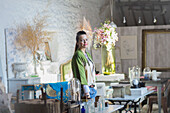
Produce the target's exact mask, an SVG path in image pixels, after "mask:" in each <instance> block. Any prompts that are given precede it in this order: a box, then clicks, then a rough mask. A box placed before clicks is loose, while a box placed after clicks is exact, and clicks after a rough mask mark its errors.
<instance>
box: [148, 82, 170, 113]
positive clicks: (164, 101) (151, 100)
mask: <svg viewBox="0 0 170 113" xmlns="http://www.w3.org/2000/svg"><path fill="white" fill-rule="evenodd" d="M169 84H170V79H169V80H168V82H167V83H166V84H165V87H164V88H163V91H162V92H161V95H162V97H161V98H162V99H161V103H162V104H161V105H162V107H163V111H164V113H168V111H167V105H168V103H167V102H168V94H169V93H170V90H169V88H170V85H169ZM165 93H166V94H165ZM157 100H158V97H157V96H150V97H149V98H148V101H149V109H148V113H149V112H150V113H151V112H152V104H153V103H157V102H158V101H157Z"/></svg>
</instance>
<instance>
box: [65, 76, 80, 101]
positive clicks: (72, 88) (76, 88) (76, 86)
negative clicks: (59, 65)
mask: <svg viewBox="0 0 170 113" xmlns="http://www.w3.org/2000/svg"><path fill="white" fill-rule="evenodd" d="M68 84H69V94H70V96H71V97H70V98H71V101H76V102H80V101H81V83H80V81H79V80H78V79H77V78H72V79H71V80H70V81H69V83H68Z"/></svg>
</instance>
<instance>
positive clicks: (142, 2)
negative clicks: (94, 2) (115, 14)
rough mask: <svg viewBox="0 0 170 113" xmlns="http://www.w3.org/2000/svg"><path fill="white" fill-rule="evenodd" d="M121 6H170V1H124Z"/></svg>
mask: <svg viewBox="0 0 170 113" xmlns="http://www.w3.org/2000/svg"><path fill="white" fill-rule="evenodd" d="M117 5H119V6H145V5H150V6H151V5H170V1H128V2H126V1H124V2H123V1H122V2H120V3H118V4H117Z"/></svg>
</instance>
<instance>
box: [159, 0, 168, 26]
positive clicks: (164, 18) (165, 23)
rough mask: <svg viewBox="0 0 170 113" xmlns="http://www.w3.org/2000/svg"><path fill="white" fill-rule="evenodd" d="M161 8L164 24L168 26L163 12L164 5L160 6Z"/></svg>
mask: <svg viewBox="0 0 170 113" xmlns="http://www.w3.org/2000/svg"><path fill="white" fill-rule="evenodd" d="M159 1H160V0H159ZM159 6H160V8H161V15H162V19H163V23H164V25H167V23H166V18H165V14H162V11H163V8H162V5H159Z"/></svg>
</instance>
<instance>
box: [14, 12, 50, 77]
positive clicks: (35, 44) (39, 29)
mask: <svg viewBox="0 0 170 113" xmlns="http://www.w3.org/2000/svg"><path fill="white" fill-rule="evenodd" d="M46 20H47V16H40V15H39V13H38V14H37V15H36V16H35V17H34V18H33V20H32V21H31V22H32V24H31V22H28V21H26V22H25V23H23V24H20V25H17V26H16V31H17V36H16V40H15V45H16V47H17V49H20V48H23V47H25V46H26V48H27V49H28V50H30V51H31V53H32V55H33V61H34V72H35V74H37V69H36V62H37V60H36V52H37V50H38V49H39V47H40V45H41V44H44V43H45V42H47V41H50V40H51V37H50V35H51V34H52V33H51V32H49V31H47V30H46V28H47V27H48V24H47V21H46Z"/></svg>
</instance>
